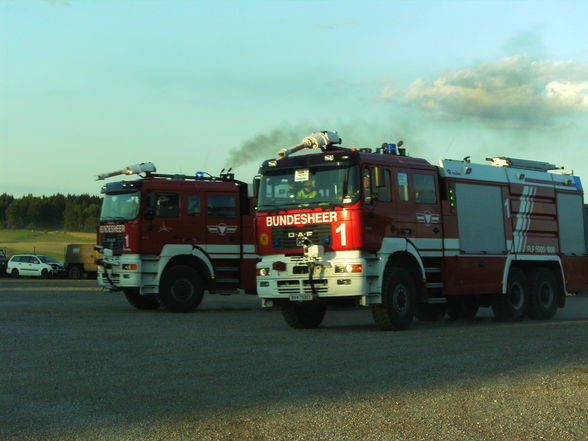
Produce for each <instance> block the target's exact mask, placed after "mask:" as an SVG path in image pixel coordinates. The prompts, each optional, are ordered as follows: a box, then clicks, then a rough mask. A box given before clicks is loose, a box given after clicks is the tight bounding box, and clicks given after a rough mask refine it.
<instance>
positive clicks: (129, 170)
mask: <svg viewBox="0 0 588 441" xmlns="http://www.w3.org/2000/svg"><path fill="white" fill-rule="evenodd" d="M155 171H156V168H155V164H153V163H152V162H141V163H139V164H131V165H128V166H126V167H125V168H123V169H121V170H115V171H113V172H109V173H101V174H99V175H97V176H96V180H97V181H101V180H103V179H106V178H111V177H113V176H119V175H135V174H140V173H147V174H149V173H155Z"/></svg>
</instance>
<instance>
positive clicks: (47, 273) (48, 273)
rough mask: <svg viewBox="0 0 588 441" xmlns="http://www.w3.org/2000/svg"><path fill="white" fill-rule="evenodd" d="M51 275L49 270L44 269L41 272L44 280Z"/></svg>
mask: <svg viewBox="0 0 588 441" xmlns="http://www.w3.org/2000/svg"><path fill="white" fill-rule="evenodd" d="M50 275H51V272H49V270H48V269H47V268H43V269H42V270H41V277H43V278H44V279H47V278H48V277H49V276H50Z"/></svg>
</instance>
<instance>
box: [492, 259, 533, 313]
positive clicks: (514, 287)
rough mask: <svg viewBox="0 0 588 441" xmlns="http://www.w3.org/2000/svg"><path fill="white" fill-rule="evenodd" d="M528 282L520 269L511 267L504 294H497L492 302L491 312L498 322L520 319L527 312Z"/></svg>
mask: <svg viewBox="0 0 588 441" xmlns="http://www.w3.org/2000/svg"><path fill="white" fill-rule="evenodd" d="M528 303H529V282H528V280H527V277H526V275H525V273H524V272H523V270H522V269H520V268H512V269H511V270H510V274H509V276H508V284H507V287H506V294H498V295H496V297H495V298H494V302H493V303H492V312H494V317H495V318H496V320H498V321H499V322H506V321H512V320H522V319H523V317H524V316H525V314H527V305H528Z"/></svg>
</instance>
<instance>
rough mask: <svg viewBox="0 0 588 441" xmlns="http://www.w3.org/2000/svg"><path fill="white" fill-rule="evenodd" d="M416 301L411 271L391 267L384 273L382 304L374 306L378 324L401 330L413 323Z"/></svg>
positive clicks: (374, 314)
mask: <svg viewBox="0 0 588 441" xmlns="http://www.w3.org/2000/svg"><path fill="white" fill-rule="evenodd" d="M415 303H416V289H415V283H414V279H413V277H412V276H411V274H410V272H409V271H408V270H406V269H404V268H398V267H391V268H389V269H387V270H386V273H385V274H384V283H383V286H382V304H381V305H374V306H373V307H372V315H373V316H374V321H375V322H376V324H377V325H378V326H379V327H380V328H381V329H384V330H394V331H401V330H403V329H407V328H408V327H409V326H410V324H411V323H412V319H413V317H414V310H415Z"/></svg>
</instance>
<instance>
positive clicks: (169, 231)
mask: <svg viewBox="0 0 588 441" xmlns="http://www.w3.org/2000/svg"><path fill="white" fill-rule="evenodd" d="M147 198H150V199H152V200H153V202H152V204H153V213H151V216H150V217H149V219H148V220H146V221H145V222H143V225H142V231H143V234H142V235H141V236H142V237H141V239H142V240H141V244H142V252H143V253H145V254H159V253H161V249H162V248H163V246H164V245H166V244H174V243H182V233H181V230H182V228H181V220H180V195H179V193H178V192H174V191H162V192H153V193H148V194H147Z"/></svg>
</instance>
